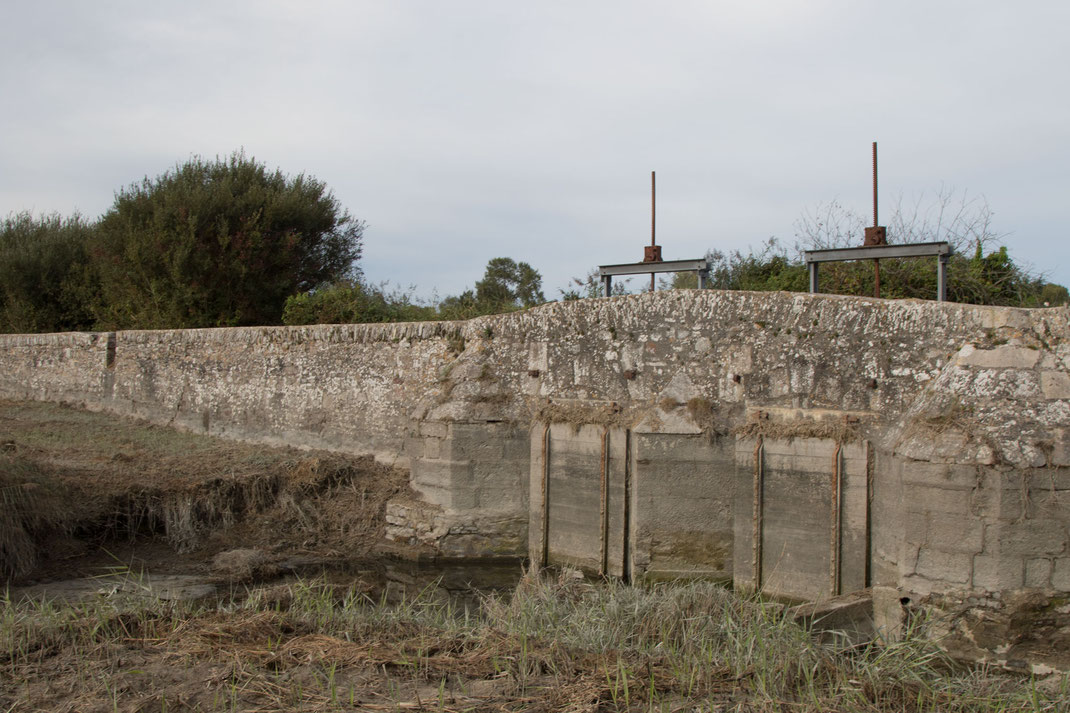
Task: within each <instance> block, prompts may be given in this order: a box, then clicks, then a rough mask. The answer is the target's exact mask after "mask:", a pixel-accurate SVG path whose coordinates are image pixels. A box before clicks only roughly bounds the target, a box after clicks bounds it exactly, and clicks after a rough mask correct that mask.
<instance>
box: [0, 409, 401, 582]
mask: <svg viewBox="0 0 1070 713" xmlns="http://www.w3.org/2000/svg"><path fill="white" fill-rule="evenodd" d="M407 487H408V476H407V473H406V472H404V471H402V470H400V469H397V468H390V467H387V466H384V465H382V464H379V463H376V462H375V461H374V460H373V459H371V458H367V457H364V458H358V457H351V456H343V455H339V454H336V453H327V452H322V451H306V450H297V449H289V448H269V447H265V446H262V445H253V444H248V443H238V442H233V441H226V440H222V439H218V438H209V437H205V436H199V435H194V434H190V433H183V432H179V431H176V430H173V429H170V428H166V427H161V426H156V425H152V424H149V423H146V422H141V421H137V420H133V419H126V418H121V417H118V416H115V415H112V414H106V413H92V412H87V411H83V410H79V409H75V408H70V407H66V406H62V405H57V404H45V403H25V402H10V401H6V402H5V401H0V494H2V497H3V506H4V507H3V512H2V513H0V577H2V578H3V579H5V580H7V581H8V583H9V584H11V585H15V586H19V585H27V584H39V583H45V582H50V581H55V580H58V579H71V578H74V577H79V576H93V575H98V574H100V573H101V572H104V571H108V570H109V569H115V568H121V567H125V568H129V569H132V570H138V571H141V570H145V571H148V572H152V573H166V574H183V575H195V574H196V575H216V576H218V577H222V578H224V579H227V578H229V579H232V580H233V579H243V580H249V579H256V578H263V577H269V576H271V574H272V573H273V572H280V571H287V570H293V569H297V570H300V569H302V568H304V569H306V570H307V569H308V568H310V567H312V568H314V567H315V566H316V565H317V564H332V563H333V564H336V565H339V566H346V565H350V566H353V567H356V566H358V565H359V563H360V562H362V561H366V560H378V559H381V556H382V555H384V554H390V553H389V552H383V549H384V543H383V531H384V519H383V512H384V507H385V504H386V502H387V500H389V499H390V498H392V497H394V496H396V495H398V494H399V493H402V492H403V491H405V490H406V489H407ZM405 554H409V555H412V554H416V553H405Z"/></svg>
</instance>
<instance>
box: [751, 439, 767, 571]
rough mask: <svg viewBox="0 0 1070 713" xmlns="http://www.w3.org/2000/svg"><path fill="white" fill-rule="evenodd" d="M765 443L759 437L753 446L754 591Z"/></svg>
mask: <svg viewBox="0 0 1070 713" xmlns="http://www.w3.org/2000/svg"><path fill="white" fill-rule="evenodd" d="M764 460H765V443H764V441H763V439H762V437H761V436H758V442H757V443H756V444H755V445H754V512H753V514H752V520H751V527H752V529H751V568H752V576H753V578H754V591H756V592H757V591H761V588H762V510H763V508H764V503H763V502H762V495H763V492H762V491H763V489H764V487H763V486H764V483H763V482H762V481H763V480H764V475H765V463H764V462H763V461H764Z"/></svg>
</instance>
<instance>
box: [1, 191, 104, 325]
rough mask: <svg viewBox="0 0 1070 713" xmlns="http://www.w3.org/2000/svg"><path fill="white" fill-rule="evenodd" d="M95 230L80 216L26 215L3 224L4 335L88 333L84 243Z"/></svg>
mask: <svg viewBox="0 0 1070 713" xmlns="http://www.w3.org/2000/svg"><path fill="white" fill-rule="evenodd" d="M91 230H92V226H91V225H90V224H88V223H86V221H85V220H83V219H82V217H81V216H79V215H74V216H71V217H70V218H63V217H61V216H59V215H57V214H52V215H48V216H42V217H40V218H35V217H34V216H33V215H31V214H30V213H28V212H24V213H17V214H14V215H10V216H8V217H7V218H6V219H4V221H3V224H2V226H0V331H3V332H61V331H74V330H80V329H87V328H88V327H89V326H90V325H91V324H92V316H91V315H90V314H89V312H88V311H87V310H86V308H85V299H84V298H85V295H84V286H85V280H86V279H87V278H86V269H87V268H86V259H87V258H86V249H85V246H86V240H87V238H88V235H89V233H90V232H91Z"/></svg>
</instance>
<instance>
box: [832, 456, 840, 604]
mask: <svg viewBox="0 0 1070 713" xmlns="http://www.w3.org/2000/svg"><path fill="white" fill-rule="evenodd" d="M842 500H843V444H842V443H837V444H836V452H835V453H833V454H832V512H831V515H832V517H831V518H830V519H831V521H832V522H831V523H830V527H831V530H832V532H831V533H830V534H831V537H830V542H829V589H830V590H831V591H830V593H831V595H832V596H834V597H835V596H838V595H839V593H840V553H841V551H842V550H843V544H842V538H843V504H842Z"/></svg>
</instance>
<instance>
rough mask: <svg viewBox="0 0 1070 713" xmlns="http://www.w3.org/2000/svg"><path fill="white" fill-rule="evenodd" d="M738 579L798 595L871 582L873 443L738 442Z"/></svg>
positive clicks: (751, 586)
mask: <svg viewBox="0 0 1070 713" xmlns="http://www.w3.org/2000/svg"><path fill="white" fill-rule="evenodd" d="M735 455H736V457H735V461H736V467H737V476H736V498H735V519H734V524H735V553H736V562H737V565H736V568H735V571H734V575H735V577H734V579H735V584H736V586H737V587H738V588H740V589H743V590H749V591H754V590H761V591H763V592H770V593H773V592H775V593H777V594H780V595H782V596H787V597H792V598H796V599H822V598H826V597H830V596H836V595H838V594H842V593H846V592H852V591H856V590H858V589H862V588H864V587H867V586H869V584H870V582H869V581H868V578H869V571H868V558H869V538H870V532H869V503H868V500H869V489H870V483H869V481H870V475H869V474H870V467H871V458H872V452H871V450H870V447H869V444H868V443H860V442H842V441H836V440H833V439H830V438H812V437H798V438H792V439H787V438H768V437H762V438H760V439H759V438H743V439H740V440H739V441H738V442H737V443H736V450H735Z"/></svg>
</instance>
